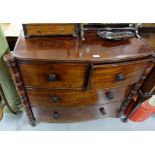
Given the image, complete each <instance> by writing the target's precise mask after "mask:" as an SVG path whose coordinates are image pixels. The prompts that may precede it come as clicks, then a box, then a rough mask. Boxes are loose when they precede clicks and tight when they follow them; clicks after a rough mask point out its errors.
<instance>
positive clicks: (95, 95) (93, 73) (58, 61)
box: [8, 31, 153, 122]
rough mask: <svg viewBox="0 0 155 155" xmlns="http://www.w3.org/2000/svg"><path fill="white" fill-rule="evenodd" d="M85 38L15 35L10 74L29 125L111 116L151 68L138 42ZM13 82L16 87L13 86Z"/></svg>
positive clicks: (91, 34) (119, 110) (149, 56)
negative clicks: (20, 98)
mask: <svg viewBox="0 0 155 155" xmlns="http://www.w3.org/2000/svg"><path fill="white" fill-rule="evenodd" d="M85 37H86V40H85V41H82V40H81V39H80V38H74V37H71V36H70V37H69V36H65V37H34V38H30V39H26V38H24V36H23V33H21V35H20V36H19V38H18V41H17V44H16V46H15V49H14V51H13V56H14V57H15V62H16V63H15V67H11V70H13V69H14V68H16V69H17V70H18V71H16V73H18V74H17V75H18V77H20V80H19V81H20V83H21V84H22V89H21V90H22V91H21V90H18V91H19V94H20V93H21V92H24V97H25V98H26V103H25V102H24V103H23V105H26V108H25V110H26V112H28V118H29V120H30V121H34V120H35V119H36V120H37V121H47V122H76V121H84V120H90V119H96V118H101V117H110V116H113V117H116V114H117V116H118V115H119V114H122V112H123V111H124V109H125V108H126V106H127V105H128V104H129V102H130V101H131V99H132V98H133V96H134V95H135V94H136V93H137V91H138V90H139V88H140V86H141V85H142V84H143V82H144V80H145V78H146V77H147V75H148V74H149V72H150V71H151V69H152V67H153V66H152V53H153V52H152V50H151V49H150V48H149V47H148V46H147V45H146V44H145V43H144V42H143V41H141V39H139V38H130V39H128V40H123V41H107V40H104V39H101V38H100V37H99V36H97V35H96V32H93V31H92V32H89V33H87V32H86V33H85ZM8 60H9V62H11V61H12V60H11V58H8ZM9 64H10V63H9ZM19 75H20V76H19ZM14 76H15V75H14V72H13V73H12V77H13V78H14ZM14 81H15V83H16V86H17V87H18V86H19V85H20V83H19V81H18V80H14ZM25 98H24V99H25ZM31 110H32V111H31ZM31 112H32V113H31ZM30 115H31V116H34V118H33V117H31V116H30Z"/></svg>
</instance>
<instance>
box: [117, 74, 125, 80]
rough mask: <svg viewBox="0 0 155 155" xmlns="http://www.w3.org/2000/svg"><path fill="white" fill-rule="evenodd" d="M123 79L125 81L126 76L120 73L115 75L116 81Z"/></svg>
mask: <svg viewBox="0 0 155 155" xmlns="http://www.w3.org/2000/svg"><path fill="white" fill-rule="evenodd" d="M125 79H126V76H125V75H124V74H122V73H120V74H117V75H116V80H117V81H124V80H125Z"/></svg>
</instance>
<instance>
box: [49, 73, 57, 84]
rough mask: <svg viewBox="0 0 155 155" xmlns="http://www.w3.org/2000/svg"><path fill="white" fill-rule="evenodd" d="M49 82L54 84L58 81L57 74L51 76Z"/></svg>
mask: <svg viewBox="0 0 155 155" xmlns="http://www.w3.org/2000/svg"><path fill="white" fill-rule="evenodd" d="M48 80H49V82H54V81H56V80H57V76H56V75H55V74H50V75H49V79H48Z"/></svg>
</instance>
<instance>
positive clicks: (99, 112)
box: [32, 102, 121, 122]
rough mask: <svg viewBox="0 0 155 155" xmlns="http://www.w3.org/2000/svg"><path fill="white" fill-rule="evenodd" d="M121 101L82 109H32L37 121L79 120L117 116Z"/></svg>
mask: <svg viewBox="0 0 155 155" xmlns="http://www.w3.org/2000/svg"><path fill="white" fill-rule="evenodd" d="M120 105H121V102H114V103H111V104H106V105H102V106H91V107H87V108H81V109H56V108H54V109H50V108H37V107H33V108H32V111H33V114H34V117H35V118H36V120H37V121H44V122H77V121H86V120H91V119H97V118H102V117H110V116H113V117H115V116H116V113H117V112H118V110H119V108H120Z"/></svg>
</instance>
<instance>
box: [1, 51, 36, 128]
mask: <svg viewBox="0 0 155 155" xmlns="http://www.w3.org/2000/svg"><path fill="white" fill-rule="evenodd" d="M4 61H5V62H6V64H7V66H8V68H9V71H10V74H11V76H12V79H13V81H14V83H15V86H16V90H17V93H18V95H19V97H20V101H21V103H22V105H23V107H24V109H25V112H26V114H27V117H28V119H29V123H30V124H31V125H32V126H35V125H36V122H35V118H34V116H33V113H32V110H31V106H30V103H29V100H28V97H27V94H26V90H25V87H24V85H23V82H22V79H21V76H20V72H19V69H18V65H17V62H16V59H15V58H14V57H13V54H12V53H8V54H6V55H5V56H4Z"/></svg>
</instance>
